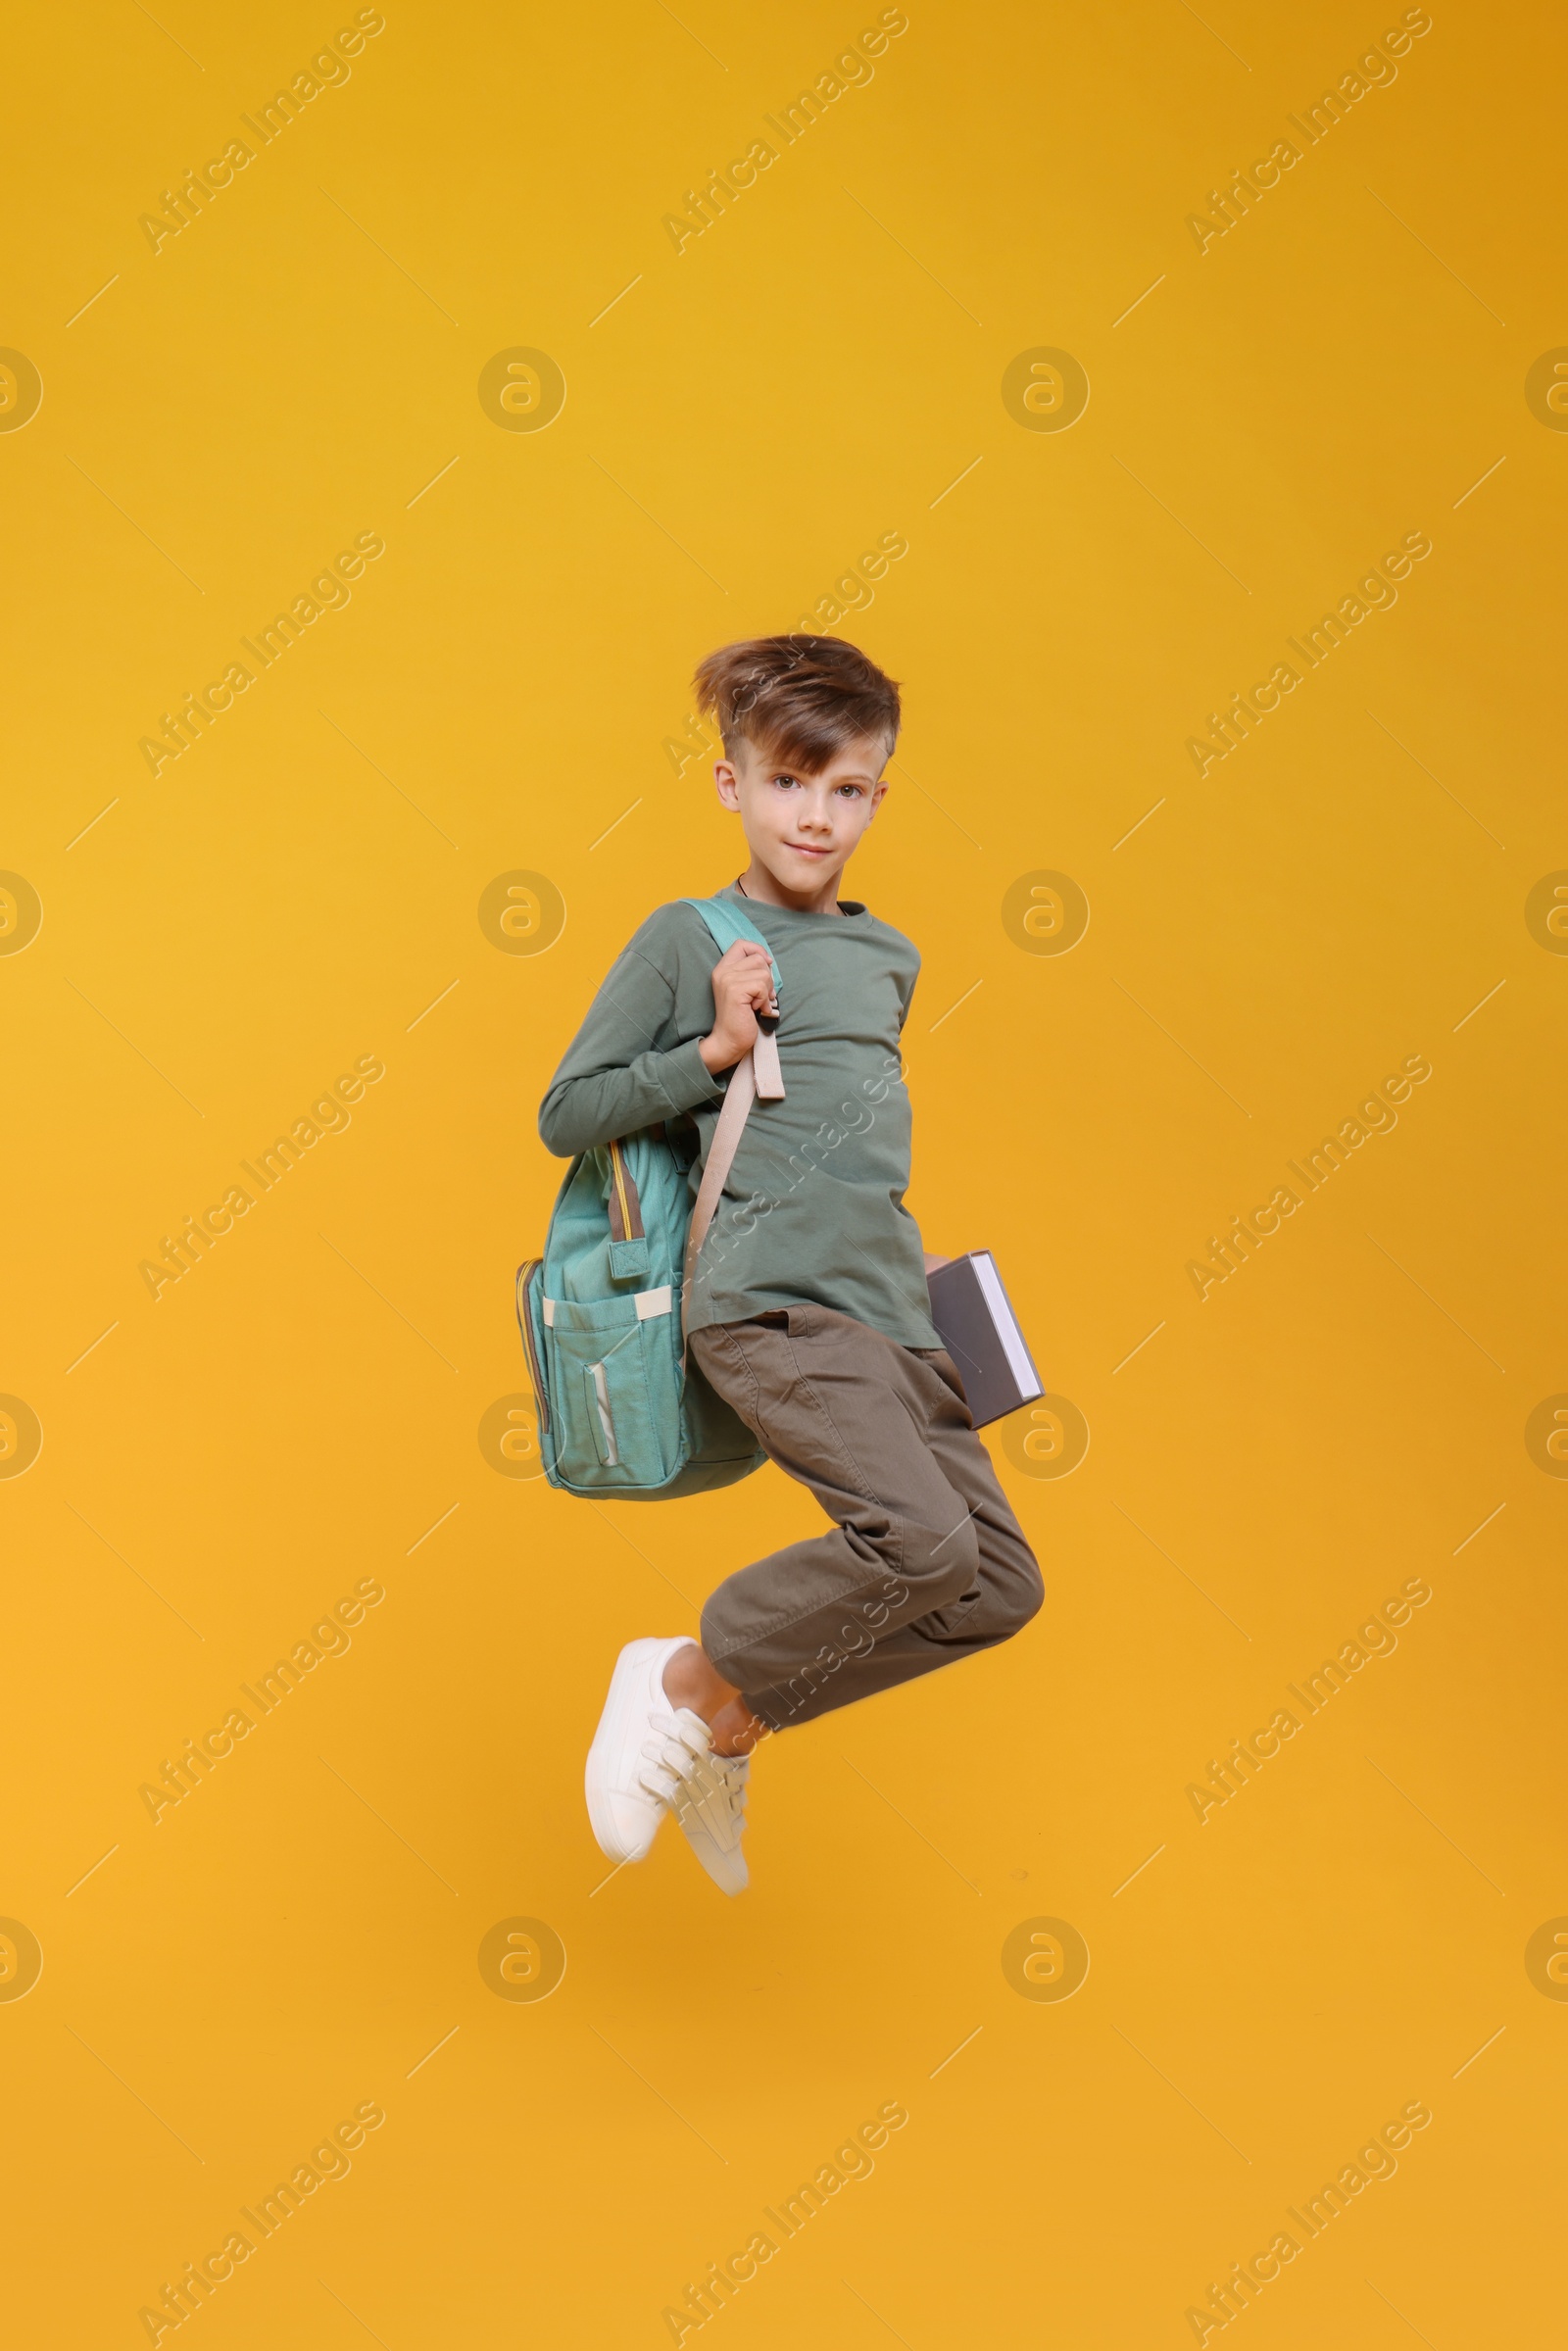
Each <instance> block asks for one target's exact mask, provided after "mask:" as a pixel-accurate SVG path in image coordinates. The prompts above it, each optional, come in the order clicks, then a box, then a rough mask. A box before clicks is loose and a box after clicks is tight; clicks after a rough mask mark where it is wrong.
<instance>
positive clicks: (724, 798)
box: [713, 759, 741, 814]
mask: <svg viewBox="0 0 1568 2351" xmlns="http://www.w3.org/2000/svg"><path fill="white" fill-rule="evenodd" d="M713 789H714V791H715V792H716V793H717V794H718V797H719V800H720V802H721V803H722V805H723V806H724V807H725V808H728V809H730V810H731V811H732V812H733V813H736V814H738V813H739V811H740V805H741V800H740V777H739V776H738V775H737V774H736V772H735V765H734V762H733V760H731V759H715V760H714V761H713Z"/></svg>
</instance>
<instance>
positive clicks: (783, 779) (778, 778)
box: [773, 775, 799, 786]
mask: <svg viewBox="0 0 1568 2351" xmlns="http://www.w3.org/2000/svg"><path fill="white" fill-rule="evenodd" d="M798 780H799V779H798V778H797V777H796V776H793V775H775V776H774V778H773V781H774V783H775V784H789V785H792V786H793V785H794V784H795V783H796V782H797V781H798Z"/></svg>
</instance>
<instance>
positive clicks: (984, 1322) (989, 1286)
mask: <svg viewBox="0 0 1568 2351" xmlns="http://www.w3.org/2000/svg"><path fill="white" fill-rule="evenodd" d="M926 1288H927V1289H928V1290H929V1291H930V1293H931V1319H932V1321H933V1322H934V1323H935V1324H936V1326H937V1337H938V1338H939V1339H940V1340H941V1342H942V1344H943V1346H944V1347H946V1348H947V1350H948V1353H949V1354H950V1355H951V1356H952V1357H953V1360H954V1362H955V1363H956V1365H957V1367H958V1377H959V1378H960V1379H961V1380H962V1382H963V1393H964V1395H965V1396H967V1397H968V1399H969V1413H970V1417H971V1419H972V1420H973V1422H974V1425H975V1427H976V1428H977V1429H979V1428H983V1427H984V1426H985V1424H986V1422H987V1421H992V1420H1001V1419H1002V1418H1003V1416H1004V1414H1005V1413H1008V1412H1016V1411H1017V1410H1018V1408H1019V1406H1020V1405H1021V1404H1032V1403H1033V1402H1034V1400H1035V1398H1036V1396H1044V1395H1045V1393H1046V1384H1045V1382H1044V1381H1043V1380H1042V1379H1041V1377H1040V1374H1039V1373H1038V1372H1037V1371H1036V1369H1035V1365H1034V1357H1033V1356H1032V1355H1031V1354H1030V1352H1029V1347H1028V1342H1027V1341H1026V1340H1025V1338H1024V1335H1023V1333H1022V1331H1021V1330H1020V1329H1019V1327H1018V1317H1017V1316H1016V1314H1014V1312H1013V1310H1012V1307H1011V1304H1010V1303H1009V1301H1008V1298H1007V1294H1006V1292H1005V1290H1004V1289H1003V1287H1002V1276H1001V1275H1000V1274H999V1273H998V1271H997V1261H996V1259H995V1257H993V1255H992V1254H991V1251H990V1250H989V1249H971V1250H970V1251H969V1253H968V1255H967V1256H963V1257H952V1258H950V1259H949V1261H948V1263H947V1264H946V1265H939V1266H938V1267H937V1269H936V1271H935V1272H934V1273H933V1274H930V1275H929V1276H928V1277H927V1280H926Z"/></svg>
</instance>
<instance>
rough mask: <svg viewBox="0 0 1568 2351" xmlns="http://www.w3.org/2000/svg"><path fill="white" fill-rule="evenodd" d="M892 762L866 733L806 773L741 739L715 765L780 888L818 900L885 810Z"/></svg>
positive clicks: (721, 791) (726, 795)
mask: <svg viewBox="0 0 1568 2351" xmlns="http://www.w3.org/2000/svg"><path fill="white" fill-rule="evenodd" d="M887 759H888V747H887V745H886V743H885V742H884V740H883V738H882V737H881V736H880V735H862V736H860V737H859V738H858V740H857V741H856V742H854V743H850V744H848V745H846V747H845V749H844V750H843V751H841V752H836V753H835V754H834V756H833V758H832V759H830V760H829V761H828V763H827V765H826V766H825V767H821V768H818V769H816V770H815V772H814V773H811V774H808V773H807V772H806V770H805V769H804V768H800V767H791V766H790V765H789V764H788V763H787V762H786V761H782V760H780V759H775V758H774V757H772V755H771V754H769V753H767V752H766V751H763V750H760V749H759V748H758V747H757V746H756V745H754V744H751V743H747V742H742V743H741V745H740V746H739V756H738V757H737V758H736V759H733V760H731V759H719V760H717V761H716V762H715V764H714V767H713V780H714V782H715V784H716V785H717V788H718V797H719V799H720V800H721V801H722V802H723V804H724V806H725V808H732V809H734V810H735V811H736V812H737V813H738V814H739V816H740V820H741V827H742V829H743V831H744V832H745V835H746V839H747V842H748V844H749V846H750V848H751V852H752V855H753V857H755V858H756V860H757V862H758V863H759V864H760V865H761V866H763V867H765V869H766V870H767V872H768V873H769V874H770V875H771V876H772V878H773V880H774V881H775V882H776V883H777V884H778V886H779V888H780V889H781V890H784V891H787V892H790V893H792V894H803V895H812V896H814V895H817V894H819V893H821V892H822V891H825V890H827V889H828V888H829V887H830V886H831V884H832V883H833V881H834V880H835V878H836V877H837V875H838V874H840V873H841V872H842V871H843V870H844V867H845V866H846V864H848V862H849V860H850V858H851V857H852V856H853V855H854V853H855V851H856V850H857V849H858V847H859V845H860V840H861V836H862V835H863V833H864V832H865V828H866V826H867V825H868V824H869V823H870V821H871V819H872V817H873V816H874V815H875V813H876V811H877V809H878V808H880V807H881V805H882V802H883V800H884V798H885V797H886V794H887V789H888V787H887V785H886V783H885V782H884V781H883V778H882V770H883V768H884V766H885V765H886V764H887Z"/></svg>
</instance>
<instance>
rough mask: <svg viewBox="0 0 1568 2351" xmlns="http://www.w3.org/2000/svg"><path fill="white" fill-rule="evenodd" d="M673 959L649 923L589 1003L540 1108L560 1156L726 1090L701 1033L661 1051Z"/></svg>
mask: <svg viewBox="0 0 1568 2351" xmlns="http://www.w3.org/2000/svg"><path fill="white" fill-rule="evenodd" d="M651 951H653V952H651ZM667 959H668V958H667V957H665V956H661V955H659V954H658V953H657V950H656V945H655V941H654V940H653V939H650V938H649V937H648V935H647V926H645V929H644V931H641V932H639V933H638V935H637V938H636V939H634V940H633V942H632V944H631V945H630V946H629V947H628V948H627V949H626V950H625V952H624V953H623V954H622V955H620V957H619V959H618V960H617V961H616V963H615V965H614V967H613V970H612V971H611V974H610V976H609V978H608V979H607V980H606V981H605V984H604V986H603V987H602V988H601V989H600V991H599V993H598V995H597V996H596V997H595V998H594V1001H593V1003H592V1004H590V1005H589V1007H588V1014H587V1018H586V1019H585V1020H584V1021H583V1024H582V1026H581V1028H580V1029H579V1030H578V1031H577V1034H576V1036H575V1037H574V1038H573V1039H572V1041H571V1044H570V1045H569V1046H568V1047H567V1049H566V1053H565V1056H564V1059H563V1061H562V1064H561V1067H560V1068H559V1069H558V1070H557V1071H556V1074H555V1076H554V1077H553V1078H552V1080H551V1082H550V1087H549V1091H548V1092H547V1093H546V1095H545V1099H544V1101H543V1102H542V1103H541V1104H540V1108H539V1135H540V1139H541V1141H542V1142H543V1144H544V1146H545V1149H546V1150H547V1151H553V1152H554V1153H555V1154H556V1156H557V1157H558V1158H561V1159H569V1158H571V1157H573V1156H574V1155H575V1154H576V1153H577V1152H578V1151H594V1150H596V1149H597V1148H598V1147H599V1146H600V1145H602V1144H606V1143H612V1142H613V1141H615V1140H616V1138H617V1137H619V1136H621V1135H630V1134H634V1133H635V1132H636V1130H637V1129H638V1128H639V1127H647V1126H653V1125H655V1124H656V1123H657V1122H658V1121H659V1120H660V1119H662V1118H675V1117H678V1116H679V1115H680V1114H681V1113H682V1112H683V1111H686V1110H693V1109H696V1108H697V1106H698V1105H699V1103H702V1102H711V1100H712V1099H713V1098H714V1097H715V1096H716V1095H719V1094H722V1092H723V1091H724V1080H723V1079H722V1078H717V1079H715V1078H714V1077H713V1075H712V1073H711V1071H710V1070H709V1069H708V1068H707V1066H706V1065H705V1063H704V1061H703V1057H702V1053H701V1052H700V1051H699V1047H700V1044H701V1038H700V1037H696V1036H694V1037H690V1038H687V1039H686V1040H685V1041H684V1042H680V1043H677V1044H675V1045H673V1046H666V1047H664V1048H663V1049H662V1050H661V1046H660V1039H661V1038H662V1037H664V1038H667V1037H668V1036H669V1034H670V1031H671V1028H672V1026H673V1014H674V1009H675V996H676V989H675V982H674V980H673V978H672V977H671V976H670V973H669V972H668V971H667V970H666V969H664V968H663V965H664V962H665V961H666V960H667ZM704 1034H706V1029H705V1031H704Z"/></svg>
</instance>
